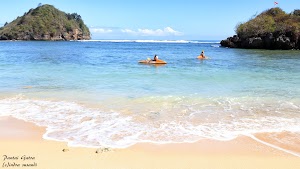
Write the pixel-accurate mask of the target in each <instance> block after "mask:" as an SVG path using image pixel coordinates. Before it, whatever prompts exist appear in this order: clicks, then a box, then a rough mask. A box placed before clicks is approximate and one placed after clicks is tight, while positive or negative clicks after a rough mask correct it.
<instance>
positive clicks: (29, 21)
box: [0, 5, 91, 40]
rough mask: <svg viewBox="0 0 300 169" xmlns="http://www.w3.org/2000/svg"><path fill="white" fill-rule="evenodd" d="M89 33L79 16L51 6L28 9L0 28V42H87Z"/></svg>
mask: <svg viewBox="0 0 300 169" xmlns="http://www.w3.org/2000/svg"><path fill="white" fill-rule="evenodd" d="M90 38H91V37H90V31H89V29H88V27H87V26H86V25H85V24H84V22H83V20H82V18H81V16H80V15H78V14H76V13H73V14H68V13H65V12H62V11H60V10H58V9H56V8H55V7H54V6H52V5H42V6H39V7H37V8H35V9H30V10H29V11H28V12H26V13H25V14H24V15H23V16H21V17H18V18H17V19H15V20H14V21H12V22H11V23H6V24H5V25H4V26H3V27H1V28H0V40H88V39H90Z"/></svg>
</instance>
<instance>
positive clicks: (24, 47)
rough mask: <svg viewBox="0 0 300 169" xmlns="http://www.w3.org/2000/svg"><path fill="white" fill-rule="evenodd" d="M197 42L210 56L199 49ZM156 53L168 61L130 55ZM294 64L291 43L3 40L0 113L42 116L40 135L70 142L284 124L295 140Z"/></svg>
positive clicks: (203, 135) (199, 135) (299, 125)
mask: <svg viewBox="0 0 300 169" xmlns="http://www.w3.org/2000/svg"><path fill="white" fill-rule="evenodd" d="M202 50H204V51H205V54H206V55H207V56H208V58H209V59H206V60H199V59H197V56H198V55H199V54H200V53H201V51H202ZM155 54H156V55H158V57H159V59H163V60H165V61H166V62H167V64H166V65H144V64H139V63H138V61H139V60H145V59H147V58H151V59H152V58H153V56H154V55H155ZM299 72H300V52H299V51H277V50H276V51H275V50H274V51H271V50H245V49H228V48H222V47H220V45H219V42H218V41H185V40H182V41H154V40H153V41H146V40H102V41H101V40H100V41H72V42H43V41H36V42H31V41H30V42H26V41H4V42H0V116H13V117H16V118H19V119H23V120H26V121H30V122H33V123H35V124H37V125H40V126H46V127H47V133H45V135H44V138H46V139H53V140H59V141H67V142H68V143H69V145H72V146H86V147H104V146H108V147H113V148H125V147H128V146H131V145H134V144H136V143H140V142H153V143H157V144H164V143H182V142H195V141H198V140H201V139H207V138H209V139H216V140H231V139H234V138H236V137H238V136H240V135H246V136H251V137H255V135H256V134H259V133H275V134H273V135H274V136H275V135H276V133H283V132H285V133H289V135H290V137H292V138H290V139H286V140H299V139H300V86H299V84H300V75H299ZM283 144H291V145H290V146H293V144H296V143H295V142H291V141H290V142H289V141H286V142H284V143H283ZM293 153H296V154H297V155H299V154H300V150H299V152H293Z"/></svg>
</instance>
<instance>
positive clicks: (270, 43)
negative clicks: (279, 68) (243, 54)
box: [221, 8, 300, 50]
mask: <svg viewBox="0 0 300 169" xmlns="http://www.w3.org/2000/svg"><path fill="white" fill-rule="evenodd" d="M236 33H237V35H234V36H233V37H229V38H227V39H226V40H222V41H221V46H224V47H230V48H247V49H284V50H288V49H300V10H295V11H294V12H292V13H290V14H286V13H285V12H284V11H282V10H281V9H280V8H272V9H269V10H267V11H264V12H262V13H261V14H259V15H258V16H256V17H255V18H253V19H250V20H249V21H248V22H246V23H242V24H239V25H238V26H237V29H236Z"/></svg>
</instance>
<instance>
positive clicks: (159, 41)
mask: <svg viewBox="0 0 300 169" xmlns="http://www.w3.org/2000/svg"><path fill="white" fill-rule="evenodd" d="M78 41H79V42H115V43H126V42H129V43H200V44H219V43H220V42H214V41H196V40H78Z"/></svg>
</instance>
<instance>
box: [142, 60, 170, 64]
mask: <svg viewBox="0 0 300 169" xmlns="http://www.w3.org/2000/svg"><path fill="white" fill-rule="evenodd" d="M139 63H143V64H167V62H165V61H163V60H156V61H153V60H149V59H148V60H140V61H139Z"/></svg>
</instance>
